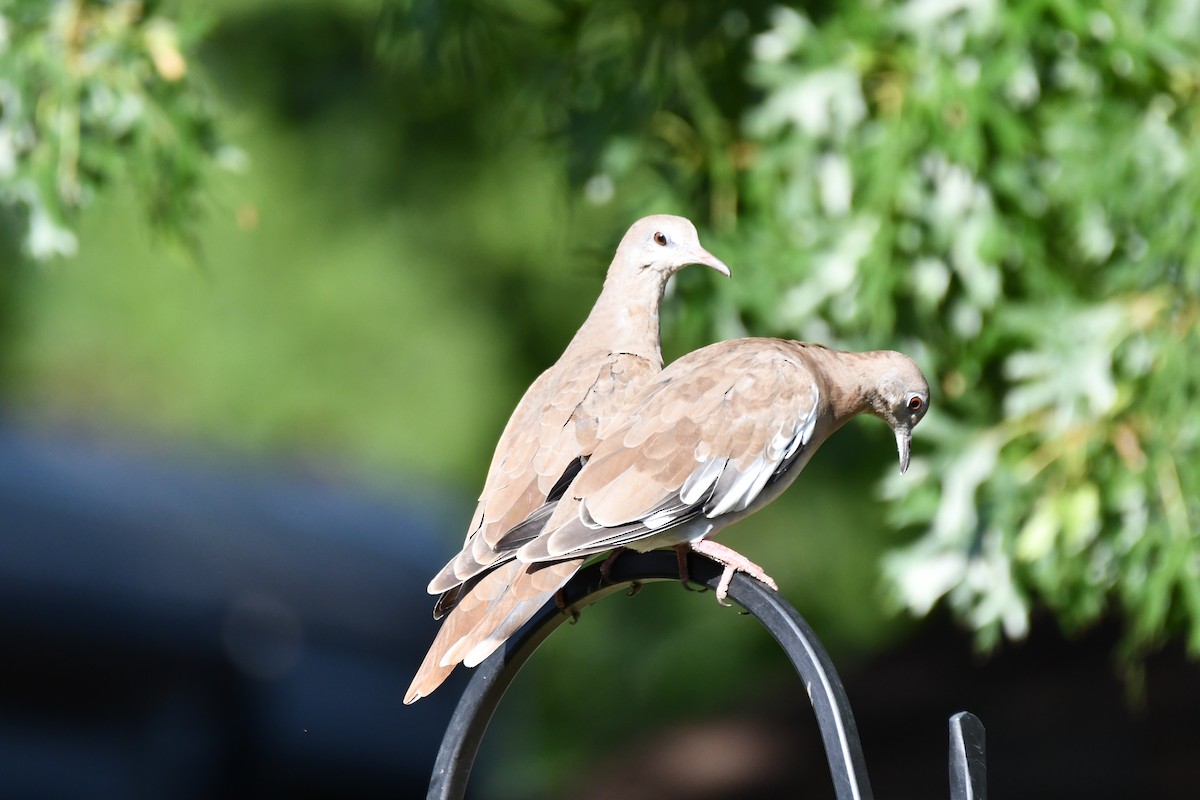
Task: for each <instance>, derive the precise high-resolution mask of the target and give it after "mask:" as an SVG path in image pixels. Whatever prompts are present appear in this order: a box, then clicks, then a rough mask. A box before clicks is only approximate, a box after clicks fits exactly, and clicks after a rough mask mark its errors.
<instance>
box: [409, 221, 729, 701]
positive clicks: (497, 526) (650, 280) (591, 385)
mask: <svg viewBox="0 0 1200 800" xmlns="http://www.w3.org/2000/svg"><path fill="white" fill-rule="evenodd" d="M690 264H703V265H705V266H708V267H711V268H712V269H714V270H716V271H717V272H720V273H721V274H723V275H725V276H728V275H729V268H728V267H726V266H725V264H723V263H722V262H721V261H720V260H719V259H717V258H716V257H715V256H713V255H712V254H711V253H709V252H708V251H707V250H705V249H704V248H703V247H701V245H700V239H699V236H698V235H697V233H696V228H695V227H694V226H693V225H692V223H691V222H689V221H688V220H686V219H684V218H682V217H674V216H668V215H656V216H650V217H645V218H643V219H640V220H638V221H637V222H635V223H634V224H633V225H632V226H631V227H630V228H629V230H628V232H626V234H625V236H624V237H623V238H622V239H621V242H620V244H619V245H618V247H617V251H616V254H615V255H614V256H613V260H612V264H611V265H610V266H609V268H608V274H607V277H606V278H605V281H604V288H603V289H602V291H601V292H600V297H599V298H598V299H597V300H596V304H595V305H594V306H593V307H592V310H591V313H590V314H589V315H588V317H587V319H586V320H585V321H584V323H583V325H582V326H581V327H580V328H579V330H578V332H576V334H575V336H574V338H573V339H572V340H571V342H570V344H568V345H567V348H566V350H565V351H564V352H563V354H562V356H561V357H560V358H559V359H558V361H557V362H556V363H555V364H554V365H553V366H552V367H550V368H549V369H547V370H546V371H545V372H543V373H542V374H541V375H540V376H539V377H538V379H537V380H535V381H534V382H533V384H532V385H531V386H530V387H529V389H528V390H526V392H525V395H524V396H523V397H522V398H521V401H520V402H519V403H518V404H517V407H516V409H515V410H514V411H513V413H512V416H511V417H510V418H509V420H508V424H507V425H506V426H505V428H504V432H503V433H502V434H501V435H500V440H499V442H497V444H496V451H495V454H494V455H493V456H492V463H491V466H490V467H489V469H488V474H487V478H486V480H485V481H484V486H483V492H482V493H481V494H480V496H479V503H478V505H477V507H476V509H475V515H474V518H473V519H472V520H471V524H470V526H469V527H468V533H467V537H466V541H465V542H464V544H463V547H462V550H461V551H460V552H459V553H458V554H457V555H456V556H455V557H454V558H452V559H451V560H450V562H449V563H448V564H446V566H445V567H444V568H443V569H442V570H441V571H440V572H439V573H438V574H437V575H436V576H434V578H433V580H432V581H430V583H429V592H430V593H431V594H440V595H441V596H440V597H439V598H438V601H437V603H436V605H435V607H434V616H435V617H437V618H439V619H440V618H441V617H442V616H444V615H445V614H447V613H448V612H451V611H453V613H451V616H450V618H449V619H447V620H446V622H445V623H444V624H443V626H442V628H441V630H440V631H439V633H438V636H437V638H436V639H435V640H434V643H433V645H432V646H431V648H430V651H429V653H428V654H427V655H426V657H425V660H424V662H423V663H422V665H421V667H420V669H419V670H418V671H417V675H416V677H415V678H414V679H413V682H412V685H411V686H410V687H409V691H408V693H407V694H406V696H405V703H412V702H415V701H416V700H417V699H418V698H420V697H424V696H426V695H428V694H429V693H430V692H431V691H433V690H434V689H436V688H437V687H438V686H439V685H440V684H441V683H442V681H443V680H445V678H446V676H447V675H449V674H450V672H451V670H453V669H454V665H455V664H457V663H458V661H460V660H462V659H461V657H460V658H456V659H454V660H452V661H448V662H447V660H446V659H445V655H446V650H447V648H449V647H450V646H451V645H453V644H455V643H456V642H457V641H458V640H459V639H460V638H461V635H460V633H461V629H462V628H464V626H465V627H473V626H470V625H467V622H468V621H470V620H474V619H477V618H478V616H479V611H480V609H482V608H487V607H490V604H492V603H493V602H494V601H495V600H496V598H497V597H500V596H503V595H505V594H507V592H508V590H509V588H510V585H511V584H512V583H514V582H515V583H516V584H517V586H516V589H517V591H516V594H517V596H522V595H524V594H530V593H533V594H536V595H537V596H542V595H543V594H544V592H543V587H542V585H541V584H542V582H544V580H545V579H546V577H547V576H546V575H530V574H528V572H527V571H526V570H524V569H523V567H524V565H522V564H520V563H518V562H514V561H512V553H501V552H499V551H497V550H496V549H495V545H496V542H497V541H498V540H499V539H500V537H501V536H502V535H503V534H504V533H506V532H507V531H509V530H510V529H512V528H513V527H515V526H516V525H517V524H519V523H521V522H523V521H524V520H526V519H527V518H528V517H529V516H530V515H531V514H533V513H535V512H536V511H537V510H538V509H539V508H541V507H542V506H544V505H545V503H546V502H547V499H548V498H551V496H552V493H554V492H561V489H562V488H563V487H564V486H565V483H560V478H562V477H563V476H564V474H566V475H573V474H574V471H576V470H577V468H578V465H579V464H580V463H582V462H581V459H582V458H583V457H586V456H587V455H589V454H590V453H591V451H592V448H593V447H594V446H595V444H596V442H597V441H599V438H600V437H601V436H602V435H603V434H604V432H605V425H606V423H607V422H608V421H609V420H611V419H615V418H617V416H618V415H617V412H618V411H619V409H620V408H621V406H622V405H623V404H624V403H625V402H626V401H627V400H628V399H629V398H630V397H631V396H632V395H633V394H634V392H635V391H636V390H638V389H640V388H641V387H642V386H644V385H645V384H646V383H648V382H649V381H650V379H652V378H653V377H654V376H655V375H657V374H658V373H659V371H661V370H662V365H663V364H662V351H661V345H660V342H659V321H658V313H659V304H660V303H661V301H662V295H663V290H664V288H665V287H666V283H667V279H668V278H670V277H671V275H673V274H675V272H677V271H678V270H680V269H682V268H683V267H685V266H688V265H690ZM573 465H574V466H573ZM505 560H507V561H509V562H511V564H509V565H506V567H505V568H504V569H499V570H494V571H492V572H490V573H488V576H489V578H490V580H489V581H488V583H487V585H486V586H483V587H482V592H481V591H479V590H473V589H472V586H473V585H474V583H475V581H474V580H473V579H475V578H476V577H477V576H478V575H480V574H481V573H483V572H485V571H486V570H488V569H489V568H491V567H493V566H494V565H495V564H496V563H497V562H499V561H505ZM566 577H567V578H569V577H570V574H567V575H566ZM468 581H471V583H466V582H468ZM555 581H557V577H555ZM526 584H528V585H526ZM487 592H491V593H492V595H488V594H487ZM534 610H536V609H534ZM530 613H531V614H532V611H531V612H530ZM473 665H474V664H472V666H473Z"/></svg>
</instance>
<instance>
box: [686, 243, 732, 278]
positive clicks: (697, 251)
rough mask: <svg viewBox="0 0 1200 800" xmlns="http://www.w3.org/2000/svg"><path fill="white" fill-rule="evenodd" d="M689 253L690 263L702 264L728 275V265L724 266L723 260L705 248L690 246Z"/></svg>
mask: <svg viewBox="0 0 1200 800" xmlns="http://www.w3.org/2000/svg"><path fill="white" fill-rule="evenodd" d="M690 255H691V257H692V262H691V263H693V264H703V265H704V266H706V267H710V268H712V269H715V270H716V271H717V272H719V273H721V274H722V275H724V276H725V277H726V278H728V277H729V267H727V266H725V262H724V261H722V260H721V259H719V258H717V257H716V256H714V255H713V254H712V253H710V252H708V251H707V250H705V249H704V248H703V247H694V248H692V249H691V253H690Z"/></svg>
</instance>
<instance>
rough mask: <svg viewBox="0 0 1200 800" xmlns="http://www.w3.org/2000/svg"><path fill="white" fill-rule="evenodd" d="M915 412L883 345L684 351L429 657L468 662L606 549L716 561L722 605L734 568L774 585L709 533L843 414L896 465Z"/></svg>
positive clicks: (905, 371)
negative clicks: (879, 426) (861, 422)
mask: <svg viewBox="0 0 1200 800" xmlns="http://www.w3.org/2000/svg"><path fill="white" fill-rule="evenodd" d="M928 406H929V385H928V383H927V382H926V380H925V377H924V376H923V375H922V373H921V370H920V369H919V368H918V367H917V365H916V364H915V363H913V361H912V360H911V359H909V358H908V357H907V356H905V355H902V354H900V353H897V352H893V351H886V350H883V351H872V352H866V353H851V352H845V351H840V350H834V349H830V348H827V347H824V346H821V345H818V344H811V343H805V342H795V341H788V340H782V339H761V338H748V339H736V340H732V341H727V342H720V343H717V344H713V345H709V346H707V347H704V348H701V349H699V350H696V351H694V352H692V353H689V354H688V355H685V356H683V357H682V358H680V359H679V360H677V361H675V362H674V363H672V364H671V365H669V366H668V367H667V368H666V369H664V370H663V371H662V372H660V373H659V374H658V376H657V377H655V378H654V379H653V380H651V381H650V382H649V383H648V384H647V385H646V386H645V387H644V388H642V389H641V391H640V392H639V393H638V394H637V396H636V397H634V398H633V399H632V400H631V401H630V403H629V405H628V406H627V407H626V409H625V411H624V414H623V418H622V419H621V420H619V421H613V422H612V423H610V425H609V426H608V429H607V431H606V432H605V433H604V435H602V436H601V438H600V441H599V442H597V444H596V445H595V447H594V448H592V452H591V455H590V456H589V457H588V458H587V460H586V463H584V464H582V466H581V468H580V469H578V471H577V472H576V473H575V474H574V475H573V476H572V477H570V483H569V484H568V485H566V486H565V488H564V489H563V490H562V491H561V494H557V493H556V494H555V495H554V496H553V497H551V498H548V500H547V502H546V503H545V504H543V505H542V506H541V507H539V508H538V509H536V510H535V511H534V512H533V513H531V514H530V515H529V517H528V518H527V519H526V520H523V521H522V522H521V523H520V524H518V525H516V526H514V527H513V528H512V529H511V530H509V531H507V532H506V533H505V534H504V535H503V536H501V537H500V538H498V539H497V540H496V542H495V544H494V547H493V549H494V550H495V551H496V552H498V553H500V554H504V555H502V557H501V558H499V559H497V561H496V562H494V563H496V564H497V566H495V567H494V569H493V570H492V571H491V572H486V573H483V574H482V575H481V576H480V577H479V578H478V579H477V580H476V582H475V584H474V585H473V586H472V589H471V593H470V594H471V598H470V599H471V603H470V605H469V606H467V605H466V604H464V606H463V607H462V608H461V609H456V610H455V613H452V614H451V616H450V618H449V619H448V620H447V622H446V624H445V625H444V626H443V628H442V631H440V632H439V636H441V635H442V634H445V641H444V642H443V650H442V656H441V663H442V664H443V665H449V666H451V667H452V666H454V665H455V664H457V663H459V662H461V663H463V664H465V665H466V666H473V665H475V664H478V663H479V662H480V661H482V660H483V659H484V658H486V657H487V656H488V655H490V654H491V653H492V652H493V651H494V650H495V649H496V648H497V647H499V646H500V645H501V644H503V643H504V641H505V640H506V639H507V638H508V637H509V636H511V635H512V634H513V633H515V632H516V631H517V630H518V629H519V628H520V627H521V625H523V624H524V623H525V622H526V621H527V620H528V619H529V618H530V617H531V616H532V615H533V614H534V613H536V611H537V609H538V608H540V607H541V605H542V604H543V603H545V602H546V601H547V600H548V599H550V598H551V597H553V596H554V595H555V593H556V592H558V591H559V589H561V588H562V586H563V585H565V584H566V582H567V581H568V580H570V578H571V576H572V575H574V574H575V572H576V571H577V570H578V569H579V568H580V567H581V566H582V565H583V564H584V562H585V561H587V560H588V559H589V558H591V557H593V556H596V555H598V554H601V553H606V552H609V551H614V550H619V548H630V549H633V550H636V551H642V552H644V551H648V550H652V549H657V548H663V547H674V548H676V549H677V552H680V553H681V554H684V553H686V551H687V550H689V549H690V550H691V551H694V552H697V553H699V554H701V555H704V556H707V557H709V558H711V559H713V560H714V561H716V562H718V563H719V564H721V565H723V566H724V567H725V569H724V572H723V574H722V578H721V581H720V584H719V586H718V590H717V599H718V600H719V601H721V602H724V598H725V596H726V594H727V591H728V586H729V581H730V580H731V579H732V576H733V574H734V572H735V571H742V572H746V573H747V574H749V575H751V576H752V577H755V578H757V579H759V580H761V581H763V582H764V583H766V584H767V585H769V586H771V588H773V589H774V588H776V587H775V583H774V581H773V580H771V579H770V577H769V576H767V575H766V573H765V572H764V570H763V569H762V568H761V567H759V566H758V565H756V564H754V563H753V562H751V561H749V560H748V559H746V558H745V557H744V556H742V555H740V554H738V553H737V552H736V551H734V550H731V549H730V548H728V547H726V546H725V545H722V544H720V543H717V542H715V541H712V539H711V537H712V536H713V535H714V534H716V533H717V532H718V531H720V530H721V529H723V528H725V527H726V526H728V525H731V524H733V523H734V522H737V521H738V520H740V519H743V518H745V517H747V516H749V515H750V514H753V513H754V512H755V511H757V510H758V509H760V508H762V507H763V506H765V505H766V504H768V503H770V502H771V501H772V500H774V499H775V498H776V497H778V496H779V495H780V493H782V492H783V491H784V490H785V489H786V488H787V487H788V486H789V485H791V483H792V482H793V481H794V480H795V479H796V477H797V476H798V475H799V474H800V472H801V470H803V469H804V467H805V465H807V464H808V462H809V460H810V459H811V458H812V456H813V454H814V453H815V452H816V451H817V448H819V447H820V446H821V444H822V443H824V441H825V440H826V439H828V438H829V436H830V435H832V434H833V433H834V432H835V431H836V430H838V428H840V427H841V426H842V425H844V424H845V423H846V422H847V421H849V420H850V419H851V418H853V417H854V416H856V415H859V414H870V415H873V416H876V417H879V418H880V419H882V420H883V421H884V422H886V423H887V424H888V425H889V427H891V429H892V431H893V432H894V434H895V438H896V446H897V450H898V452H899V457H900V470H901V472H903V471H905V470H907V468H908V464H909V453H910V444H911V439H912V431H913V428H914V427H915V426H916V424H917V423H918V422H920V421H921V419H922V418H923V417H924V415H925V412H926V409H927V408H928ZM681 562H682V558H681ZM460 611H461V612H462V614H461V616H459V617H458V618H457V619H456V614H457V613H458V612H460Z"/></svg>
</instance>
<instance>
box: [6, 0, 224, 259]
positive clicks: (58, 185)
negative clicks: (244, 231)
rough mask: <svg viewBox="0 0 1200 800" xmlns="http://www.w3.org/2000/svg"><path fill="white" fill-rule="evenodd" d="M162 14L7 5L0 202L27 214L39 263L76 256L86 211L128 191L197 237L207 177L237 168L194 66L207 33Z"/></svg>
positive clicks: (192, 22) (88, 4)
mask: <svg viewBox="0 0 1200 800" xmlns="http://www.w3.org/2000/svg"><path fill="white" fill-rule="evenodd" d="M161 5H162V4H160V3H156V2H148V3H141V2H133V0H113V1H112V2H98V0H71V1H70V2H40V1H39V0H5V2H3V3H0V203H3V204H5V205H8V206H10V207H15V208H18V209H20V211H21V213H22V214H23V216H24V218H25V220H26V222H25V241H24V249H25V251H26V253H27V254H28V255H29V256H31V257H32V258H34V259H35V260H45V259H48V258H50V257H53V256H55V255H72V254H74V252H75V250H76V248H77V241H76V235H75V217H76V214H77V212H78V210H79V209H80V208H82V207H84V206H86V205H87V203H88V202H89V201H90V200H91V199H92V198H93V197H94V196H95V194H96V193H97V192H99V191H103V190H105V189H107V188H108V187H110V186H112V185H114V184H117V183H121V182H125V183H129V184H131V185H132V187H133V189H134V191H135V193H136V196H137V197H138V199H139V200H140V201H141V203H142V204H143V207H144V209H145V214H146V216H147V218H148V219H149V220H150V221H151V222H152V223H153V224H154V225H155V226H156V227H157V228H158V229H159V230H162V231H164V232H166V233H168V234H171V235H173V236H176V237H179V238H182V239H184V240H188V239H189V238H190V236H191V233H192V231H191V225H192V222H193V221H194V219H195V217H196V214H197V213H198V210H199V206H200V198H201V194H202V191H203V188H204V183H205V178H206V175H207V173H208V172H209V171H210V170H212V169H214V168H216V167H218V166H219V165H222V164H223V165H225V166H236V165H237V163H238V161H239V155H238V153H237V151H235V150H233V149H232V148H227V147H226V148H223V147H221V146H220V144H219V141H218V139H217V135H216V131H215V114H214V110H213V107H212V104H211V102H210V101H209V98H208V95H207V92H206V91H205V89H204V86H203V83H202V81H201V79H199V78H198V77H197V75H196V72H195V70H193V69H191V59H190V56H189V50H190V47H191V46H192V45H193V44H194V43H195V41H196V38H197V37H198V35H199V34H200V33H201V31H202V26H201V25H200V24H199V22H198V20H196V19H195V18H194V16H193V15H188V14H182V13H180V14H177V15H172V16H168V15H167V13H166V12H165V11H164V12H163V13H160V6H161Z"/></svg>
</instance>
